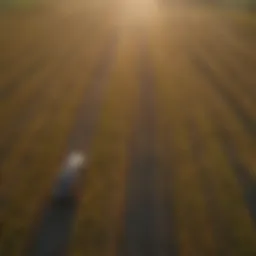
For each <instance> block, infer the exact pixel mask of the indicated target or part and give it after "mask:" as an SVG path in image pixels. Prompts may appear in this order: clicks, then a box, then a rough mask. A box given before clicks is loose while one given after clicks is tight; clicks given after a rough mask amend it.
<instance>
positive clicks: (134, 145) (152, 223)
mask: <svg viewBox="0 0 256 256" xmlns="http://www.w3.org/2000/svg"><path fill="white" fill-rule="evenodd" d="M142 48H143V50H142V54H141V56H140V57H141V58H140V61H139V71H140V72H139V78H140V81H141V82H140V88H139V89H140V103H139V109H138V115H137V124H136V125H135V127H134V135H133V140H132V141H131V148H130V166H129V172H128V176H127V191H126V210H125V214H124V233H123V235H122V237H121V243H120V247H119V251H118V252H119V255H122V256H130V255H134V256H136V255H139V256H153V255H163V256H164V255H166V256H167V255H173V251H174V250H173V248H172V245H171V238H170V236H171V235H170V234H169V229H170V228H171V226H168V225H170V220H169V219H168V218H170V217H171V216H170V215H169V214H170V212H169V211H171V208H170V207H169V206H170V202H168V199H169V198H168V199H167V198H166V195H160V196H161V197H163V198H161V199H162V200H161V202H162V204H161V205H159V202H158V201H157V200H158V198H159V193H158V192H159V191H158V185H159V184H157V183H158V178H159V173H157V163H156V141H155V140H156V138H155V125H156V123H155V121H156V120H155V118H156V113H155V91H154V87H155V81H154V77H153V75H152V73H153V72H152V68H151V66H150V63H149V60H148V56H147V54H148V53H147V52H146V51H144V50H145V47H142ZM163 176H164V174H163ZM161 178H163V177H161ZM164 191H165V192H166V190H165V189H164ZM165 204H166V205H165ZM161 217H163V218H164V219H161V220H159V218H161ZM163 225H166V226H165V227H164V230H163V229H162V228H163V227H162V226H163Z"/></svg>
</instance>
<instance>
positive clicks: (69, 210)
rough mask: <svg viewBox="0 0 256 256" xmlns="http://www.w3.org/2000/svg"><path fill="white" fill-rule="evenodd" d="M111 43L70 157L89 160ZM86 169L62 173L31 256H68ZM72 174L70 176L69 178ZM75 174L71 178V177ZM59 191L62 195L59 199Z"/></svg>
mask: <svg viewBox="0 0 256 256" xmlns="http://www.w3.org/2000/svg"><path fill="white" fill-rule="evenodd" d="M116 39H117V38H116V37H114V40H110V43H109V44H108V45H107V47H106V49H104V52H103V53H102V58H101V59H100V62H99V64H98V66H97V68H96V70H95V72H94V74H93V79H92V83H91V85H90V87H89V88H88V90H86V93H85V98H84V101H83V104H82V105H81V106H80V111H79V113H78V116H77V122H76V124H75V127H74V130H73V132H72V134H71V137H70V141H69V146H68V150H67V152H68V154H67V155H69V153H72V152H76V151H79V152H81V153H83V154H84V156H85V157H86V156H87V155H88V150H89V148H90V144H91V142H92V138H93V133H94V129H95V127H96V125H97V120H98V116H99V112H100V109H101V105H102V104H101V102H102V96H103V94H104V93H103V91H104V85H105V84H106V83H105V81H106V78H107V75H108V71H109V68H110V65H111V63H112V59H113V57H114V49H115V43H116ZM84 171H85V168H81V169H79V170H77V171H74V172H72V171H71V172H66V170H65V166H64V170H63V173H60V176H59V178H58V179H57V182H56V185H55V187H54V188H53V191H55V192H53V194H52V198H51V199H50V202H49V203H48V204H46V207H45V209H43V214H42V216H41V220H39V225H38V226H36V228H35V231H34V232H32V235H34V238H32V239H31V241H30V244H29V246H28V253H27V255H29V256H64V255H67V252H68V246H69V240H70V236H71V230H72V226H73V222H74V218H75V214H76V209H77V205H78V203H79V198H78V196H77V195H76V191H77V190H79V188H76V184H79V185H81V182H80V180H81V177H84V176H83V175H84V173H83V172H84ZM67 173H68V175H67V176H65V175H66V174H67ZM69 174H71V175H69ZM56 190H57V191H58V190H59V192H58V193H60V194H59V195H58V196H56Z"/></svg>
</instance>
